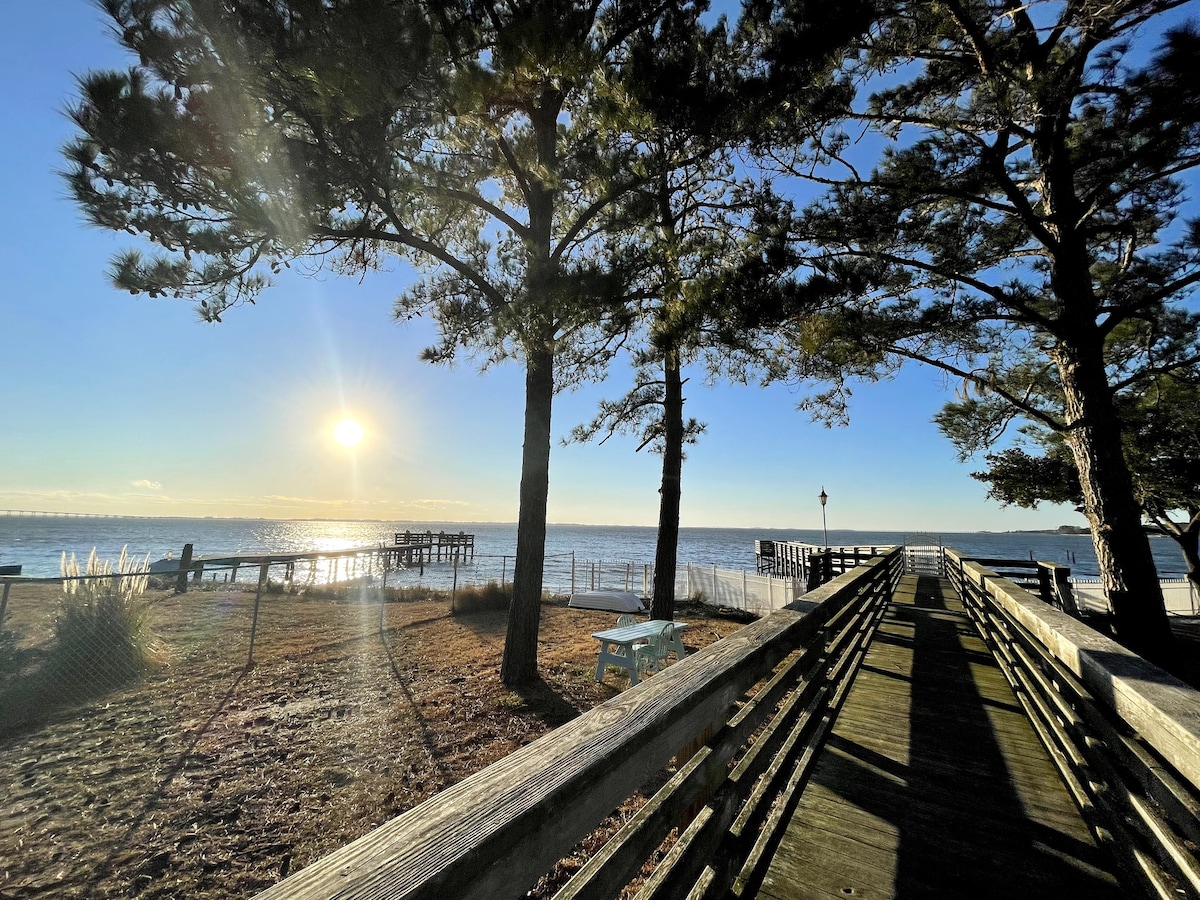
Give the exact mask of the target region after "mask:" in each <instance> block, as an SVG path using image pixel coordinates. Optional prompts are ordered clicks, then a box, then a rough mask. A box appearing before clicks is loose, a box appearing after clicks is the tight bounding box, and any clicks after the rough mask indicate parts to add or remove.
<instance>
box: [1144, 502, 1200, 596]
mask: <svg viewBox="0 0 1200 900" xmlns="http://www.w3.org/2000/svg"><path fill="white" fill-rule="evenodd" d="M1155 521H1156V522H1157V523H1158V524H1159V525H1160V526H1161V527H1162V529H1163V531H1164V532H1166V534H1167V535H1168V536H1169V537H1170V538H1171V540H1173V541H1174V542H1175V543H1176V544H1178V545H1179V549H1180V551H1181V552H1182V553H1183V559H1184V561H1185V562H1186V563H1187V569H1188V571H1187V577H1188V581H1190V582H1191V583H1192V584H1193V585H1195V586H1196V587H1197V588H1200V517H1198V516H1193V517H1192V518H1191V519H1190V521H1189V522H1188V524H1187V525H1178V524H1176V523H1175V522H1171V521H1170V520H1168V519H1166V517H1165V516H1163V517H1156V519H1155Z"/></svg>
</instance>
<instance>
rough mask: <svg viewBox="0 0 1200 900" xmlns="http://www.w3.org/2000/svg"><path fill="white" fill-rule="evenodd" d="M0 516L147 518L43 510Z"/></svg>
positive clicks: (1, 513) (5, 511)
mask: <svg viewBox="0 0 1200 900" xmlns="http://www.w3.org/2000/svg"><path fill="white" fill-rule="evenodd" d="M0 516H38V517H46V518H56V519H144V518H145V516H118V515H113V514H111V513H80V512H52V511H49V510H43V509H0Z"/></svg>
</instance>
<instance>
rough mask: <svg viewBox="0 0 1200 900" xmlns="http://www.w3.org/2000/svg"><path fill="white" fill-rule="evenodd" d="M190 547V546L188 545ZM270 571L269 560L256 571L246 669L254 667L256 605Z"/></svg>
mask: <svg viewBox="0 0 1200 900" xmlns="http://www.w3.org/2000/svg"><path fill="white" fill-rule="evenodd" d="M188 546H189V547H190V546H191V545H190V544H189V545H188ZM270 569H271V561H270V559H266V560H264V561H263V563H262V565H260V566H259V569H258V590H256V591H255V592H254V619H253V620H252V621H251V622H250V652H249V654H248V655H247V657H246V668H247V669H249V668H252V667H253V666H254V640H255V637H256V636H257V635H258V604H259V601H260V600H262V592H263V587H264V586H265V585H266V583H267V573H268V572H269V571H270Z"/></svg>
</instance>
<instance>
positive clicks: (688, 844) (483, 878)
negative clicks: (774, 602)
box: [258, 551, 903, 900]
mask: <svg viewBox="0 0 1200 900" xmlns="http://www.w3.org/2000/svg"><path fill="white" fill-rule="evenodd" d="M902 568H903V561H902V557H901V554H900V553H899V551H893V552H891V553H889V554H888V555H887V556H884V557H879V558H876V559H875V560H872V561H871V562H870V563H868V564H866V565H864V566H862V567H860V568H858V569H856V570H854V571H852V572H848V573H846V574H844V575H842V576H839V577H838V578H836V579H835V580H833V581H831V582H830V583H828V584H826V585H824V586H823V587H821V588H819V589H818V590H816V591H814V592H812V593H810V594H808V595H806V596H805V598H804V599H803V600H800V601H797V602H796V603H794V604H792V605H791V606H789V607H787V608H785V609H783V610H779V611H777V612H774V613H772V614H771V615H769V616H766V617H764V618H762V619H759V620H757V621H755V622H752V623H750V624H748V625H746V626H744V627H743V628H741V629H739V630H738V631H737V632H735V633H734V634H732V635H730V636H729V637H726V638H723V639H722V640H720V641H717V642H716V643H713V644H711V645H709V646H708V647H706V648H704V649H703V650H700V651H699V652H697V653H695V654H692V655H691V656H689V657H688V658H686V659H684V660H681V661H680V662H678V663H677V664H675V665H673V666H670V667H669V668H667V669H666V670H665V671H664V672H661V673H659V674H657V675H655V676H654V677H653V678H651V679H649V680H648V681H645V682H642V683H641V684H639V685H637V686H636V687H633V688H630V689H629V690H627V691H625V692H624V693H622V694H620V695H619V696H617V697H614V698H613V699H612V700H609V701H608V702H606V703H604V704H602V705H600V706H598V707H596V708H594V709H592V710H590V711H588V712H586V713H584V714H583V715H581V716H580V717H579V718H577V719H575V720H574V721H572V722H569V723H568V724H566V725H564V726H562V727H560V728H557V729H555V730H554V731H552V732H550V733H549V734H547V735H545V736H543V737H542V738H540V739H539V740H537V741H535V742H533V743H532V744H529V745H527V746H526V747H524V748H522V749H521V750H518V751H516V752H515V753H513V754H511V755H509V756H507V757H505V758H504V759H502V760H500V761H498V762H496V763H494V764H492V765H491V766H488V767H487V768H486V769H484V770H482V771H480V772H478V773H476V774H475V775H473V776H471V777H469V778H467V779H465V780H464V781H462V782H460V783H458V784H457V785H454V786H453V787H450V788H448V789H447V790H445V791H442V792H441V793H439V794H437V795H436V796H434V797H432V798H430V799H429V800H427V801H426V802H424V803H422V804H420V805H419V806H417V807H414V808H413V809H411V810H409V811H408V812H406V813H404V814H402V815H400V816H398V817H397V818H395V819H393V820H391V821H390V822H387V823H386V824H384V825H382V826H381V827H379V828H377V829H375V830H374V831H372V832H370V833H368V834H367V835H364V836H363V837H361V838H359V839H358V840H356V841H354V842H352V843H350V844H348V845H346V846H344V847H342V848H341V849H339V850H337V851H335V852H333V853H332V854H330V855H329V856H326V857H325V858H323V859H321V860H318V861H317V862H315V863H313V864H312V865H310V866H308V867H307V868H305V869H302V870H301V871H300V872H298V873H296V874H295V875H292V876H291V877H289V878H287V879H285V880H284V881H281V882H280V883H278V884H277V885H275V886H274V887H271V888H269V889H267V890H266V891H264V892H263V893H261V894H259V895H258V896H259V897H260V898H261V900H279V898H285V897H286V898H299V900H306V898H317V897H320V898H323V900H324V898H335V897H336V898H341V900H350V898H363V900H365V898H368V897H371V898H374V897H384V896H386V897H395V898H429V900H433V898H445V897H455V898H499V897H519V896H524V894H525V893H526V892H527V891H528V890H529V889H530V888H531V887H532V886H533V885H534V884H535V883H536V882H537V880H538V879H539V878H540V877H541V876H542V875H544V874H545V873H546V872H547V871H549V870H550V869H551V867H552V866H553V865H554V864H555V863H556V862H557V861H558V860H560V859H562V858H563V857H565V856H566V855H567V854H569V853H570V851H571V850H572V848H573V847H574V846H575V845H576V844H577V842H578V841H580V840H581V839H583V838H584V837H586V836H587V835H588V834H590V833H591V832H592V831H593V830H594V829H595V828H596V827H597V826H598V825H599V824H600V823H601V822H602V821H603V820H604V819H605V817H606V816H608V815H609V814H611V813H612V812H613V811H614V810H615V809H617V808H618V807H619V806H620V805H621V804H622V803H623V802H624V801H625V800H626V799H627V798H629V797H630V796H631V795H633V794H634V793H635V792H636V791H638V790H639V789H641V788H643V787H644V786H646V785H648V784H650V783H652V782H654V780H655V779H656V778H657V777H659V776H660V774H661V773H662V772H663V770H664V768H665V767H666V766H667V764H668V763H669V762H670V761H671V760H672V759H673V758H674V759H676V762H677V764H678V769H677V771H676V773H675V775H674V776H673V777H672V778H671V779H670V780H669V781H668V782H667V784H666V785H665V786H664V787H662V788H661V789H660V790H659V791H658V792H657V793H655V794H654V796H653V797H652V798H650V800H649V801H648V802H647V803H646V804H645V806H643V807H642V809H641V810H640V811H639V812H638V813H637V815H636V816H635V817H634V819H633V820H632V821H631V822H629V823H628V824H626V825H625V826H624V827H623V828H622V829H621V831H619V832H618V833H617V834H616V835H615V836H614V837H612V838H610V839H609V840H608V841H607V843H606V844H605V846H604V848H603V849H602V850H601V851H600V852H599V853H597V854H596V855H594V856H593V858H592V859H591V860H590V861H589V863H588V864H587V865H586V866H585V867H584V869H583V870H582V871H581V872H579V873H578V874H577V875H576V876H575V878H573V879H572V881H571V882H570V883H569V884H568V885H567V886H566V887H565V888H564V889H563V891H562V892H560V894H559V896H560V897H564V898H565V897H571V898H583V897H597V898H599V897H612V896H614V895H615V893H616V890H615V889H614V886H619V885H621V884H625V883H627V882H628V881H629V880H630V879H632V878H633V877H634V876H636V874H637V873H638V871H639V870H640V869H641V867H642V865H643V863H644V862H645V860H646V859H647V858H648V857H650V856H651V855H652V854H653V853H654V851H655V849H656V848H658V847H659V846H660V845H661V844H662V842H663V840H664V839H665V838H666V837H667V835H668V834H669V833H670V831H671V830H672V829H673V828H675V827H676V826H679V827H680V828H681V829H682V834H681V836H680V838H679V840H678V841H677V842H676V843H675V845H674V847H673V848H672V849H671V851H670V853H669V854H668V856H667V858H666V859H664V860H663V861H662V862H661V863H660V864H659V866H658V869H657V870H656V874H655V878H657V879H658V882H657V884H658V885H659V887H663V886H664V885H667V884H669V885H670V886H671V887H670V893H671V895H672V896H673V895H675V894H676V893H678V892H679V887H678V886H679V885H681V884H687V885H691V884H693V883H694V882H695V880H696V879H697V878H698V877H700V878H702V877H705V876H704V875H703V874H702V873H704V872H705V871H706V867H708V875H709V880H710V882H711V880H712V877H717V878H718V882H719V881H720V880H721V879H723V880H724V883H726V884H729V883H732V882H733V881H734V880H735V879H738V878H741V879H746V878H751V879H753V878H754V877H755V874H754V873H755V871H757V867H756V866H755V862H756V861H757V860H762V859H765V858H766V857H768V856H769V853H767V852H766V849H765V848H766V845H767V844H768V843H769V842H770V839H771V838H770V836H771V834H772V833H773V830H772V828H770V827H766V828H764V827H763V825H764V823H767V824H768V825H770V823H772V822H774V823H775V824H778V823H779V821H781V816H782V807H781V806H780V803H779V801H778V799H777V798H778V797H779V796H781V792H782V795H784V796H786V795H787V792H788V791H795V790H797V789H798V784H799V783H802V780H803V778H802V776H803V773H804V772H806V771H807V768H806V767H807V766H808V765H809V764H811V761H812V759H813V756H814V755H815V747H816V746H817V745H819V743H820V741H821V739H822V736H823V734H824V733H825V730H826V729H827V728H828V727H829V722H830V721H831V719H830V715H829V712H830V710H831V709H836V707H837V705H838V704H839V703H840V699H841V697H842V696H843V692H844V690H845V685H846V684H847V683H848V681H849V677H848V676H849V675H851V674H852V673H853V672H854V671H855V670H856V668H857V665H858V663H859V661H860V660H861V654H862V653H863V652H864V645H865V643H866V641H867V640H868V639H869V636H870V634H871V633H872V632H873V629H874V626H875V624H877V623H878V620H879V617H880V616H881V615H882V611H883V609H884V606H885V603H886V601H887V600H888V599H889V598H890V596H891V594H892V593H893V592H894V590H895V586H896V584H897V583H898V581H899V579H900V576H901V574H902ZM764 679H767V681H766V682H765V684H763V685H762V686H761V687H760V688H759V690H758V691H757V693H755V694H753V696H748V694H747V692H748V691H750V689H751V688H752V687H754V686H755V685H756V684H759V683H760V682H763V680H764ZM739 704H741V705H740V706H739ZM752 736H753V737H755V742H754V744H753V745H752V746H750V747H749V749H746V746H747V741H748V740H749V739H750V738H751V737H752ZM734 762H736V766H732V768H731V764H732V763H734ZM760 776H762V777H760ZM768 787H769V788H770V791H767V790H766V789H767V788H768ZM783 806H784V807H786V803H784V804H783ZM698 808H699V812H697V809H698ZM735 819H736V821H735ZM733 833H737V834H741V835H742V838H741V842H740V852H741V857H725V855H724V854H723V858H726V859H728V860H734V859H740V861H737V862H732V861H730V862H729V863H728V864H727V865H726V866H724V868H723V870H722V871H721V872H720V873H718V876H712V873H711V866H712V864H713V859H714V855H713V853H712V847H713V846H714V842H716V841H722V840H725V841H727V839H728V836H729V835H730V834H733ZM667 873H669V877H668V874H667ZM759 877H761V875H760V876H759ZM652 881H653V879H652ZM684 892H686V888H684ZM651 893H655V889H654V888H653V886H651ZM655 895H656V896H658V894H655Z"/></svg>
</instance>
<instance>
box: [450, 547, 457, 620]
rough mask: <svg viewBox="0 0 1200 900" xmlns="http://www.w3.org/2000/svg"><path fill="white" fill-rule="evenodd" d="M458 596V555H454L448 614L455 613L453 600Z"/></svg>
mask: <svg viewBox="0 0 1200 900" xmlns="http://www.w3.org/2000/svg"><path fill="white" fill-rule="evenodd" d="M457 596H458V557H457V556H456V557H454V581H453V582H452V583H451V585H450V615H452V616H453V615H455V609H454V601H455V598H456V597H457Z"/></svg>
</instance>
